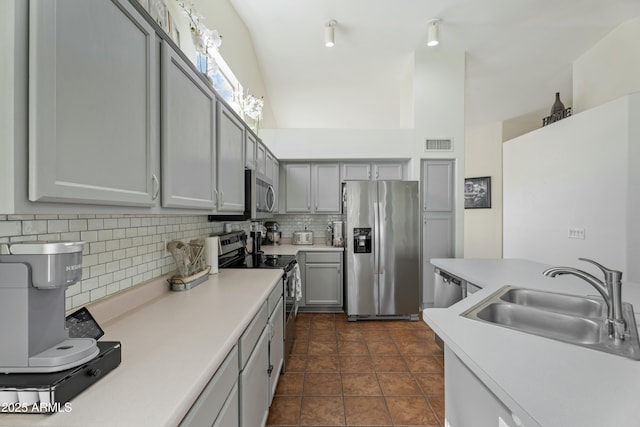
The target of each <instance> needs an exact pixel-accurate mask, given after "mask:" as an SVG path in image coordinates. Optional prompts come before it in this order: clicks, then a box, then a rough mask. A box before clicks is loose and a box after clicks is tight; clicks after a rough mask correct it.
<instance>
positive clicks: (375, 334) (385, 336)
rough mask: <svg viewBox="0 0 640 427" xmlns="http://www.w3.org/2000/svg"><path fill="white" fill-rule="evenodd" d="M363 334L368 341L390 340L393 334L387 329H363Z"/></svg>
mask: <svg viewBox="0 0 640 427" xmlns="http://www.w3.org/2000/svg"><path fill="white" fill-rule="evenodd" d="M362 336H363V337H364V339H365V340H367V342H369V341H384V342H390V341H391V335H389V331H387V330H386V329H363V330H362Z"/></svg>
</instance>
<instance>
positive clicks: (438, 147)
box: [424, 139, 453, 151]
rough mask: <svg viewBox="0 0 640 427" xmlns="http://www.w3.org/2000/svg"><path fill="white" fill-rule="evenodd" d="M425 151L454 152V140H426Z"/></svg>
mask: <svg viewBox="0 0 640 427" xmlns="http://www.w3.org/2000/svg"><path fill="white" fill-rule="evenodd" d="M424 151H453V140H452V139H426V140H425V144H424Z"/></svg>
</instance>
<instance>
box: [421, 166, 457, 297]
mask: <svg viewBox="0 0 640 427" xmlns="http://www.w3.org/2000/svg"><path fill="white" fill-rule="evenodd" d="M453 169H454V160H424V161H423V162H422V177H421V181H422V182H421V187H422V307H423V308H429V307H433V301H434V286H435V282H434V280H435V279H434V278H435V274H434V267H433V265H431V263H430V262H429V260H430V259H431V258H452V257H454V256H455V253H454V243H455V240H454V230H455V202H454V184H453V177H454V174H453Z"/></svg>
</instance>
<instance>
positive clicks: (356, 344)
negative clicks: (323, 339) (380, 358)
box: [338, 341, 369, 356]
mask: <svg viewBox="0 0 640 427" xmlns="http://www.w3.org/2000/svg"><path fill="white" fill-rule="evenodd" d="M338 352H339V353H340V354H344V355H352V356H368V355H369V349H368V348H367V345H366V344H365V343H364V341H338Z"/></svg>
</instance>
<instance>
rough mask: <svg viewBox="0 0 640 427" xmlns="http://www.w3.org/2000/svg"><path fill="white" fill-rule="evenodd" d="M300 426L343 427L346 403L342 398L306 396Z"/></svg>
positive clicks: (303, 399)
mask: <svg viewBox="0 0 640 427" xmlns="http://www.w3.org/2000/svg"><path fill="white" fill-rule="evenodd" d="M300 425H303V426H343V425H345V418H344V402H343V400H342V397H340V396H336V397H334V396H304V397H303V398H302V409H301V411H300Z"/></svg>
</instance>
